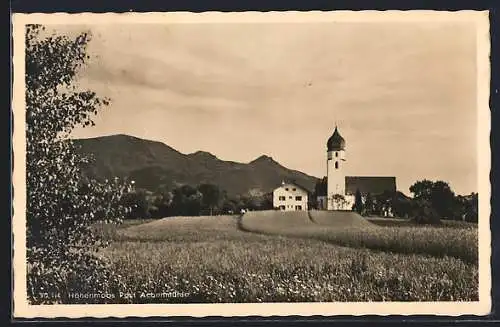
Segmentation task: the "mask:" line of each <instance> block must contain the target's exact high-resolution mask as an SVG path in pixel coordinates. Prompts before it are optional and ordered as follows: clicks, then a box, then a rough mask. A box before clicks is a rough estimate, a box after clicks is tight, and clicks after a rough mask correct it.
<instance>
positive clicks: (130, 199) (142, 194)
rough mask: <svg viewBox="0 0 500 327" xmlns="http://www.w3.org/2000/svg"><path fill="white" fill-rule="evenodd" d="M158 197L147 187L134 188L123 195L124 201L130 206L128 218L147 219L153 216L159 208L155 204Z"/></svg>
mask: <svg viewBox="0 0 500 327" xmlns="http://www.w3.org/2000/svg"><path fill="white" fill-rule="evenodd" d="M155 200H156V197H155V196H153V193H152V192H150V191H147V190H145V189H141V188H140V189H137V190H133V191H132V192H130V193H127V194H125V195H124V197H123V203H124V204H125V205H127V206H128V207H130V209H131V210H130V212H129V213H128V215H127V218H130V219H146V218H151V217H152V215H153V214H154V212H155V211H156V210H158V208H157V207H156V206H155Z"/></svg>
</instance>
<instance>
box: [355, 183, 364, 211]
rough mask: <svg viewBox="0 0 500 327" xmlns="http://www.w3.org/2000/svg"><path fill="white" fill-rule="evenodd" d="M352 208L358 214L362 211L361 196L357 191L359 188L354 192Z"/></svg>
mask: <svg viewBox="0 0 500 327" xmlns="http://www.w3.org/2000/svg"><path fill="white" fill-rule="evenodd" d="M352 209H353V210H354V211H356V212H357V213H359V214H361V213H362V212H363V197H362V196H361V192H360V191H359V189H357V190H356V193H355V195H354V205H353V207H352Z"/></svg>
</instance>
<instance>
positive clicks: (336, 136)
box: [326, 126, 345, 151]
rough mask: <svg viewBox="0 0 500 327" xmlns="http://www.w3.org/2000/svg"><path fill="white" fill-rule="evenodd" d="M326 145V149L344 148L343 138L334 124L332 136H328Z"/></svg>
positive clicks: (336, 149)
mask: <svg viewBox="0 0 500 327" xmlns="http://www.w3.org/2000/svg"><path fill="white" fill-rule="evenodd" d="M326 147H327V149H328V151H339V150H344V149H345V140H344V138H343V137H342V136H341V135H340V133H339V130H338V128H337V127H336V126H335V131H333V134H332V136H330V138H329V139H328V142H326Z"/></svg>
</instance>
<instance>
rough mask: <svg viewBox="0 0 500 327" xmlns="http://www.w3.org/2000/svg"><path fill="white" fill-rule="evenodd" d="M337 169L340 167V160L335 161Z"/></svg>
mask: <svg viewBox="0 0 500 327" xmlns="http://www.w3.org/2000/svg"><path fill="white" fill-rule="evenodd" d="M335 169H339V162H338V161H335Z"/></svg>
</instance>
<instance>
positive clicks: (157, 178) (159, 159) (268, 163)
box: [73, 134, 318, 195]
mask: <svg viewBox="0 0 500 327" xmlns="http://www.w3.org/2000/svg"><path fill="white" fill-rule="evenodd" d="M73 141H74V142H75V144H77V145H78V146H79V148H80V150H79V151H80V152H81V153H84V154H90V155H92V157H93V158H94V161H93V163H92V164H90V165H88V166H87V167H85V169H84V172H85V173H86V174H88V175H90V176H92V177H95V178H98V179H105V178H110V177H114V176H118V177H122V178H124V177H128V178H130V179H133V180H134V181H135V183H136V186H137V187H141V188H145V189H148V190H151V191H154V190H156V189H158V188H167V189H172V188H174V187H177V186H179V185H182V184H190V185H198V184H200V183H212V184H216V185H218V186H219V187H220V188H221V189H223V190H225V191H227V192H228V194H232V195H242V194H247V193H248V192H250V191H253V192H254V191H255V190H260V191H261V192H264V193H267V192H270V191H272V189H274V188H275V187H277V186H278V185H279V184H280V183H281V181H283V180H286V181H295V182H296V183H298V184H301V185H303V186H304V187H306V188H307V189H308V190H310V191H311V192H312V191H313V190H314V186H315V184H316V181H317V180H318V178H317V177H315V176H310V175H307V174H305V173H303V172H301V171H298V170H293V169H289V168H286V167H284V166H283V165H281V164H280V163H279V162H277V161H275V160H274V159H273V158H272V157H270V156H268V155H261V156H259V157H257V158H255V159H254V160H252V161H250V162H248V163H243V162H236V161H227V160H221V159H219V158H218V157H217V156H216V155H214V154H212V153H210V152H207V151H201V150H199V151H195V152H193V153H188V154H184V153H182V152H180V151H178V150H176V149H174V148H173V147H171V146H169V145H167V144H165V143H162V142H159V141H152V140H147V139H142V138H138V137H135V136H131V135H127V134H115V135H107V136H99V137H92V138H81V139H74V140H73Z"/></svg>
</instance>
